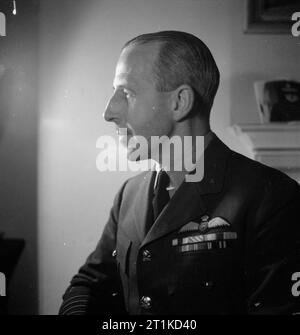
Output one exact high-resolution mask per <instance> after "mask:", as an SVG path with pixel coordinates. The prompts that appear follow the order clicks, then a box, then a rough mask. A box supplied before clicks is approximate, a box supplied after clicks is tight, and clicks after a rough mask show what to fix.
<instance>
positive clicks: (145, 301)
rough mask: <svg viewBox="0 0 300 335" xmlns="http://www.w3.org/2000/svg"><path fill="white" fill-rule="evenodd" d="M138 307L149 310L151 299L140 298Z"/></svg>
mask: <svg viewBox="0 0 300 335" xmlns="http://www.w3.org/2000/svg"><path fill="white" fill-rule="evenodd" d="M140 305H141V307H142V308H144V309H149V308H151V298H150V297H146V296H142V298H141V300H140Z"/></svg>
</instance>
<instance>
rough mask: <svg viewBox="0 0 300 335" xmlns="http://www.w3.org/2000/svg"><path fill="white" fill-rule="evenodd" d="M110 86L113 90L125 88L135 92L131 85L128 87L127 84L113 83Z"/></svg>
mask: <svg viewBox="0 0 300 335" xmlns="http://www.w3.org/2000/svg"><path fill="white" fill-rule="evenodd" d="M112 88H113V90H116V89H126V90H128V91H131V92H133V93H135V90H134V89H133V88H132V87H129V86H127V85H117V86H114V85H113V87H112Z"/></svg>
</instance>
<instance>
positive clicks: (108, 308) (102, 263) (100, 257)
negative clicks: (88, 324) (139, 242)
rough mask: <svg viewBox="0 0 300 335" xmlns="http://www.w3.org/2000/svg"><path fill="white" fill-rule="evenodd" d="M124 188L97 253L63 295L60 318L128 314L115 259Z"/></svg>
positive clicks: (115, 201) (112, 211)
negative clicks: (66, 316)
mask: <svg viewBox="0 0 300 335" xmlns="http://www.w3.org/2000/svg"><path fill="white" fill-rule="evenodd" d="M125 185H126V183H124V185H123V186H122V188H121V190H120V191H119V192H118V194H117V195H116V197H115V199H114V204H113V207H112V209H111V211H110V216H109V219H108V222H107V223H106V225H105V227H104V230H103V233H102V236H101V238H100V241H99V242H98V244H97V246H96V248H95V250H94V251H93V252H92V253H91V254H90V255H89V256H88V258H87V260H86V262H85V264H84V265H83V266H81V268H80V269H79V271H78V273H77V274H76V275H75V276H74V277H73V278H72V280H71V282H70V285H69V287H68V288H67V290H66V292H65V293H64V295H63V302H62V304H61V306H60V309H59V314H60V315H80V314H100V315H101V314H109V313H110V314H126V311H125V307H124V299H123V296H122V289H121V283H120V280H119V275H118V272H117V265H116V260H115V257H114V250H115V248H116V233H117V226H118V213H119V208H120V206H121V201H122V194H123V190H124V188H125Z"/></svg>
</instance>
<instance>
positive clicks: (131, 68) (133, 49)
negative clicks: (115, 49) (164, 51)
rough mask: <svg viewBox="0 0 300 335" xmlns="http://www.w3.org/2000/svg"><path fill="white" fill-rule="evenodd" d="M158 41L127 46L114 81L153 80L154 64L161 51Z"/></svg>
mask: <svg viewBox="0 0 300 335" xmlns="http://www.w3.org/2000/svg"><path fill="white" fill-rule="evenodd" d="M159 48H160V47H159V44H158V43H149V44H143V45H131V46H128V47H126V48H125V49H124V50H123V51H122V52H121V55H120V57H119V60H118V63H117V66H116V73H115V79H114V83H115V84H116V85H122V84H123V82H130V83H135V82H137V81H138V82H140V81H148V82H149V81H151V82H153V64H154V62H155V60H156V59H157V56H158V53H159Z"/></svg>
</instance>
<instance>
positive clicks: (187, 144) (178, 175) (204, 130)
mask: <svg viewBox="0 0 300 335" xmlns="http://www.w3.org/2000/svg"><path fill="white" fill-rule="evenodd" d="M209 133H210V127H209V124H208V122H203V121H202V120H200V119H198V118H197V119H191V120H186V121H184V122H182V123H179V125H177V127H176V129H174V131H173V132H172V134H171V135H170V136H169V138H170V139H172V137H174V136H178V137H179V138H180V139H181V144H182V145H181V146H182V149H183V150H182V151H181V152H180V151H179V153H178V152H177V151H175V152H174V150H170V156H169V157H163V158H162V159H161V158H160V161H159V165H160V166H161V167H162V168H165V170H166V171H167V173H168V175H169V177H170V186H171V187H172V188H174V191H175V190H176V189H177V188H178V187H179V185H180V184H181V183H182V182H183V181H184V178H185V175H186V174H187V173H188V172H189V171H191V170H192V169H193V167H194V164H195V163H196V161H197V160H198V159H199V155H201V154H203V150H204V149H205V148H206V146H207V144H208V142H209V136H205V135H207V134H209ZM187 136H188V137H189V138H187ZM197 136H198V137H199V139H198V140H196V139H197ZM201 137H202V138H201ZM203 139H204V141H202V140H203ZM202 144H204V146H203V145H202ZM174 147H175V145H174V146H171V148H172V149H173V148H174ZM164 158H165V161H167V162H168V163H167V164H168V165H169V164H170V165H169V166H166V164H164V163H165V161H164ZM187 163H188V164H187ZM174 191H173V192H174ZM171 193H172V191H171Z"/></svg>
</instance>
